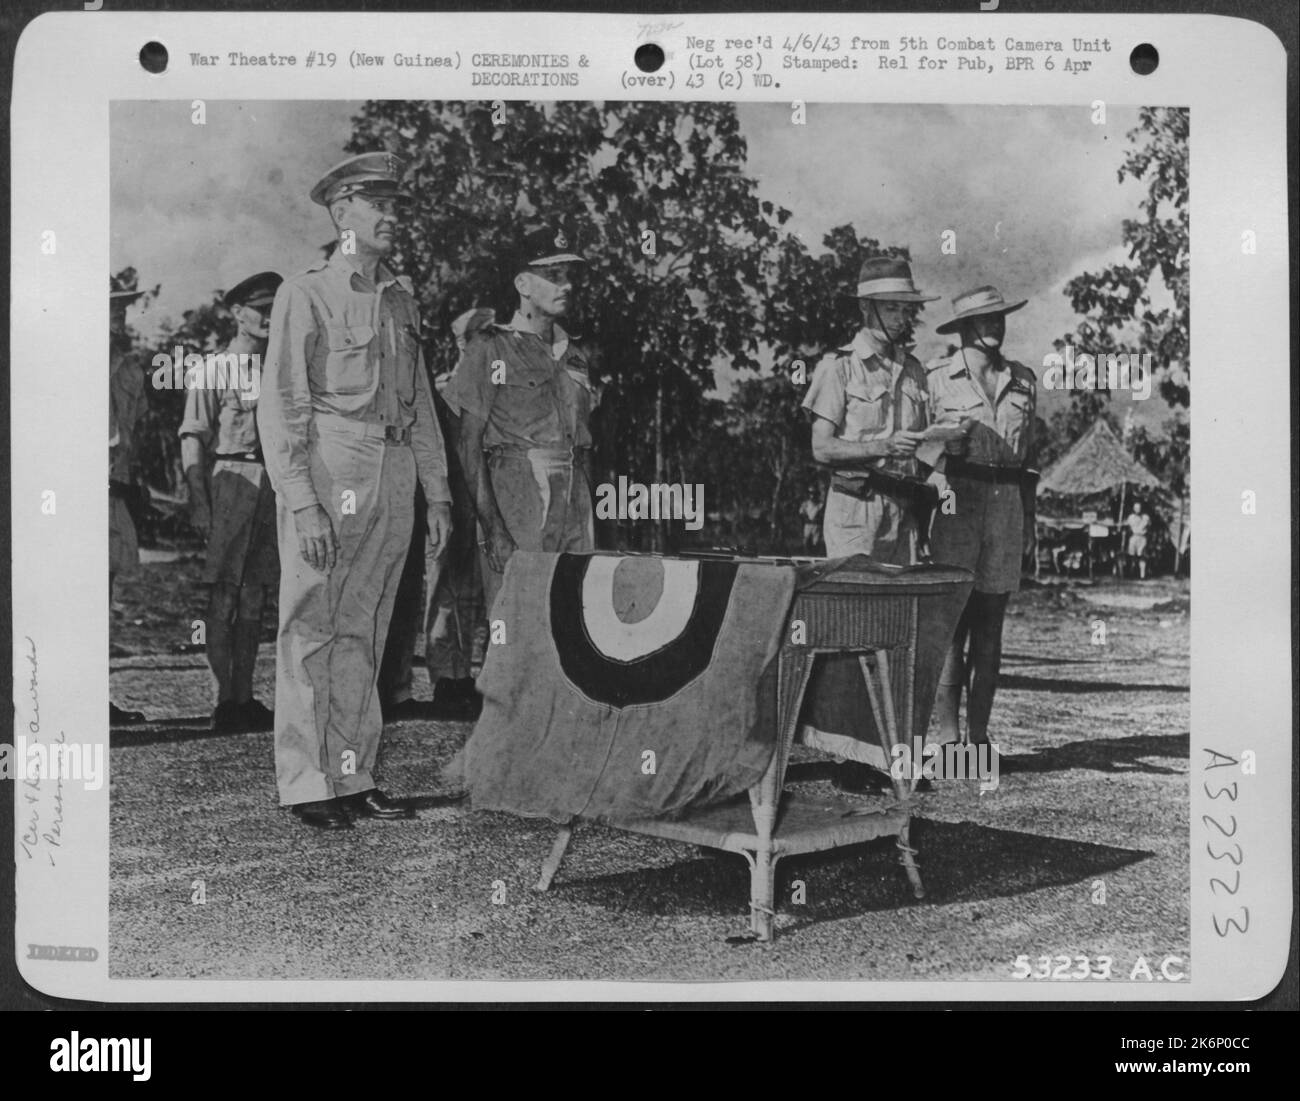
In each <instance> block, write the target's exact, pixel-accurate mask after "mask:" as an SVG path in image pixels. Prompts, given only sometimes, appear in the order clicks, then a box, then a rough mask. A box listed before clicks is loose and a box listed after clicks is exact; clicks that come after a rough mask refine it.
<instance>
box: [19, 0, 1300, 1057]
mask: <svg viewBox="0 0 1300 1101" xmlns="http://www.w3.org/2000/svg"><path fill="white" fill-rule="evenodd" d="M313 20H315V17H313ZM387 20H391V21H387ZM308 22H311V21H304V18H303V17H299V18H298V19H297V20H295V19H294V17H292V16H290V14H289V13H279V14H274V13H263V14H261V15H258V16H256V17H254V16H253V15H251V14H250V15H249V22H248V24H247V25H246V26H244V27H236V26H232V25H230V24H229V22H228V21H224V22H223V21H222V20H220V19H219V18H217V17H216V16H213V15H200V14H198V13H194V14H192V15H191V14H179V13H178V14H176V15H175V18H174V19H172V20H169V21H166V22H165V23H150V22H149V21H147V20H146V19H144V18H138V19H137V17H136V16H134V15H128V14H123V15H122V16H121V17H120V18H117V17H109V18H106V19H105V20H102V21H100V22H99V23H98V26H100V27H103V28H104V29H103V31H102V32H101V31H99V30H96V31H95V34H94V35H92V34H91V32H90V31H89V30H83V27H88V26H89V24H88V23H87V22H86V21H78V22H76V23H75V25H74V22H73V20H72V19H71V18H65V17H57V19H56V18H51V19H49V20H45V21H44V22H42V21H41V20H38V21H37V23H36V24H33V27H34V28H35V30H34V31H29V32H28V34H27V35H26V36H25V39H24V43H23V45H24V48H25V49H26V50H27V53H26V55H24V54H23V52H22V50H20V51H19V58H18V64H17V65H16V68H15V98H14V111H13V120H14V121H13V126H14V147H13V164H14V212H15V220H14V233H15V241H16V242H19V244H22V247H21V248H20V247H19V244H16V245H15V248H14V254H13V271H12V285H13V288H14V290H13V306H12V310H13V318H14V340H13V348H12V355H13V362H14V364H15V369H14V371H13V373H12V387H13V399H12V411H13V417H12V438H13V444H12V454H11V467H12V484H13V530H14V555H13V562H14V565H13V570H14V578H15V585H14V594H13V632H12V633H13V642H14V645H13V662H14V676H15V731H14V737H13V741H12V744H6V745H4V746H0V753H2V754H3V764H4V769H5V776H6V778H12V779H14V780H15V787H14V791H15V842H16V863H17V877H16V882H17V900H18V905H17V921H16V933H17V935H16V942H17V956H18V963H19V968H20V970H21V972H22V975H23V978H24V981H25V982H27V983H28V984H30V985H31V986H32V987H33V988H34V989H36V990H39V991H41V992H43V994H46V995H49V996H51V997H54V998H74V999H78V998H80V999H96V1000H104V1001H107V1002H113V1001H123V1002H132V1001H134V1002H156V1003H172V1002H174V1003H183V1004H196V1003H203V1002H214V1003H215V1002H239V1003H243V1002H247V1003H258V1002H268V1001H269V1002H274V1001H286V1002H295V1001H296V1002H301V1003H303V1004H307V1003H313V1002H327V1001H329V1002H334V1003H338V1004H342V1003H348V1002H355V1003H357V1004H362V1003H369V1004H371V1005H373V1006H377V1005H382V1004H385V1003H392V1004H397V1003H402V1002H429V1003H439V1002H441V1003H452V1002H455V1001H457V1000H465V1001H467V1002H476V1001H478V1002H500V1003H502V1004H507V1003H511V1002H528V1001H546V1000H550V999H556V1000H557V1001H560V1002H565V1001H581V1000H584V999H587V1000H590V999H605V998H609V999H612V1000H613V1001H614V1002H636V1001H641V1000H645V1001H647V1002H656V1001H659V1002H668V1001H673V1000H676V999H684V1000H686V1001H696V1000H698V1001H704V1000H709V999H715V1000H717V1001H720V1002H728V1001H737V1002H739V1001H747V1002H759V1001H763V1000H765V999H766V1000H771V1001H773V1002H777V1001H794V1000H806V1001H808V1002H827V1003H829V1002H833V1001H841V1000H865V1001H882V1002H883V1001H896V1002H898V1003H911V1002H916V1003H921V1002H941V1001H945V1000H952V1001H954V1002H961V1001H981V1000H987V1001H989V1002H1048V1001H1051V1000H1061V1001H1069V1002H1103V1001H1115V1002H1120V1001H1134V1002H1136V1001H1140V1000H1152V999H1154V1000H1158V1001H1167V1002H1176V1001H1183V1002H1191V1001H1194V1000H1195V999H1196V998H1208V997H1219V998H1253V997H1261V996H1262V995H1263V994H1264V993H1266V992H1267V990H1268V989H1271V987H1272V985H1274V984H1275V983H1276V982H1277V974H1276V973H1277V972H1278V969H1279V968H1280V967H1282V966H1284V963H1285V947H1286V944H1285V940H1286V936H1288V935H1290V934H1289V930H1290V926H1291V919H1290V911H1289V910H1288V909H1287V899H1288V898H1289V897H1290V893H1291V892H1292V890H1293V887H1294V879H1293V875H1292V873H1293V866H1292V865H1293V852H1292V850H1291V848H1290V845H1289V840H1288V839H1289V838H1290V836H1291V834H1290V833H1288V830H1289V829H1291V827H1292V819H1291V817H1290V810H1291V807H1292V804H1293V800H1294V792H1293V790H1292V789H1291V786H1290V785H1291V773H1292V767H1293V762H1292V756H1291V752H1292V723H1291V717H1292V708H1291V705H1290V702H1289V700H1288V698H1287V689H1288V684H1289V681H1288V679H1287V668H1288V666H1287V662H1288V657H1289V654H1290V652H1291V647H1292V636H1291V622H1290V613H1289V610H1288V607H1287V605H1286V600H1285V595H1284V594H1285V593H1286V592H1287V591H1288V589H1287V586H1288V585H1289V584H1290V571H1291V561H1290V557H1291V555H1290V545H1289V534H1288V533H1289V532H1290V528H1291V513H1290V507H1291V503H1290V497H1289V495H1288V494H1289V489H1288V486H1287V484H1286V464H1285V461H1284V460H1285V448H1286V446H1287V442H1288V424H1289V421H1288V412H1287V409H1286V407H1285V402H1284V401H1282V400H1280V399H1281V395H1283V394H1285V393H1286V392H1287V386H1288V374H1289V361H1288V359H1287V353H1286V316H1287V301H1288V299H1287V295H1286V293H1285V291H1286V270H1287V263H1288V258H1287V243H1286V240H1285V233H1284V232H1283V230H1284V228H1285V226H1284V223H1285V219H1286V204H1285V195H1284V193H1283V191H1282V190H1281V189H1282V188H1283V187H1284V184H1285V173H1284V171H1283V170H1284V168H1285V156H1284V154H1283V152H1282V151H1281V150H1280V148H1279V146H1278V145H1277V141H1276V140H1277V138H1278V136H1279V134H1281V133H1283V132H1284V129H1285V127H1284V122H1285V111H1284V110H1283V100H1282V96H1281V95H1280V90H1281V89H1282V88H1283V87H1284V85H1285V80H1284V76H1285V51H1284V50H1281V49H1273V48H1272V47H1273V45H1275V44H1276V43H1275V41H1274V43H1272V44H1270V43H1268V42H1267V41H1266V40H1265V36H1266V35H1267V34H1269V33H1271V32H1267V31H1264V30H1263V29H1262V28H1260V27H1259V26H1258V25H1256V24H1250V23H1246V22H1243V21H1238V20H1224V19H1219V18H1205V19H1201V18H1190V17H1189V18H1188V19H1187V20H1184V21H1178V20H1174V21H1169V22H1166V21H1161V20H1159V19H1156V18H1155V17H1141V18H1139V17H1137V16H1133V17H1131V18H1130V19H1129V20H1128V21H1127V22H1116V21H1115V20H1113V19H1110V18H1109V17H1105V16H1103V15H1098V14H1093V15H1089V16H1086V17H1084V16H1079V17H1075V16H1059V17H1058V16H1051V17H1048V16H1043V17H1041V18H1039V17H1021V16H1005V17H1004V16H1003V15H998V16H997V17H996V18H992V17H990V18H985V17H980V16H976V15H972V14H965V15H962V16H960V17H958V16H953V17H951V18H949V17H934V16H920V15H905V14H893V15H889V16H868V15H864V14H861V13H860V14H856V15H847V14H841V15H837V16H798V15H793V14H785V15H772V16H770V17H765V16H752V15H751V16H740V15H735V14H730V15H710V16H687V15H683V16H681V17H667V16H665V17H649V16H637V15H629V14H624V15H619V16H614V15H609V16H578V15H563V14H560V15H551V14H547V15H545V16H542V15H539V14H537V13H523V12H521V13H517V14H515V15H509V16H507V15H493V16H484V17H477V16H474V15H473V14H472V13H459V14H445V15H435V14H431V13H424V14H419V13H410V14H408V15H402V16H397V15H393V16H391V17H389V16H385V17H382V18H381V17H380V16H379V15H378V14H376V15H375V16H374V18H373V19H372V20H370V21H368V22H367V21H360V20H358V19H356V18H353V17H348V16H346V15H343V14H340V13H335V14H333V15H330V16H326V15H321V16H320V17H319V20H318V22H313V23H312V26H310V27H308V26H307V23H308ZM1166 28H1168V30H1166ZM56 29H57V31H58V34H56V33H55V31H56ZM309 32H310V33H309ZM1157 32H1159V33H1157ZM96 35H99V36H100V37H96ZM150 35H152V37H150ZM87 36H90V37H87ZM92 39H93V41H94V42H97V43H100V44H101V45H100V47H97V49H96V50H89V51H87V50H84V49H83V50H82V52H81V54H79V55H78V56H85V57H86V62H85V64H86V77H85V80H86V81H89V80H90V78H91V76H92V75H95V74H100V73H103V72H107V71H108V69H109V68H110V60H109V59H110V58H112V57H129V60H131V62H132V71H131V72H129V73H126V72H120V73H119V72H115V73H114V75H112V76H111V77H105V78H104V79H102V80H98V82H97V83H95V85H94V87H95V93H94V95H93V96H91V97H89V98H88V99H86V101H85V102H82V101H80V100H78V99H77V98H76V97H75V96H71V95H68V96H60V95H58V94H57V90H56V87H55V84H54V83H52V81H53V80H54V78H53V76H52V75H51V72H50V70H48V69H47V68H42V67H41V65H40V64H39V62H40V61H41V59H43V58H45V57H47V56H48V55H49V51H50V50H51V49H52V48H53V47H54V46H55V45H56V44H57V45H58V46H59V47H60V48H66V47H69V46H72V45H79V46H85V45H86V44H87V43H88V42H90V41H91V40H92ZM137 40H138V44H137ZM110 47H111V49H110ZM128 47H129V49H128ZM1157 47H1158V48H1157ZM1249 50H1257V54H1258V58H1259V59H1260V60H1259V61H1258V63H1257V64H1255V65H1254V66H1247V65H1245V64H1244V63H1243V58H1244V57H1245V55H1246V53H1247V52H1249ZM101 53H102V55H103V56H100V54H101ZM1209 57H1215V58H1219V57H1222V58H1223V59H1225V60H1223V70H1224V74H1225V82H1224V83H1223V84H1222V85H1221V86H1216V88H1214V89H1211V88H1209V87H1207V86H1206V84H1205V82H1204V81H1203V80H1201V79H1200V78H1199V77H1198V75H1197V74H1198V73H1199V72H1201V71H1202V70H1203V67H1204V65H1205V63H1206V59H1207V58H1209ZM112 64H114V65H116V64H117V63H116V62H112ZM118 68H121V66H120V65H118ZM135 69H138V70H139V71H138V72H136V71H135ZM1229 76H1230V77H1231V78H1232V79H1231V80H1228V79H1227V78H1228V77H1229ZM97 79H98V78H97ZM1273 92H1279V94H1278V95H1277V96H1275V97H1274V96H1273ZM1243 100H1249V101H1250V103H1251V109H1250V110H1246V109H1245V108H1244V106H1243V103H1242V101H1243ZM83 191H84V194H85V198H84V201H83V202H77V201H72V200H71V199H70V196H72V195H74V194H80V193H81V192H83ZM1279 227H1282V229H1279ZM24 242H25V243H24ZM105 284H107V286H105ZM105 294H106V295H107V297H106V298H105V297H104V295H105ZM1193 298H1195V308H1193ZM74 318H75V320H73V319H74ZM56 347H57V348H58V356H57V357H56V358H53V359H52V358H51V353H50V349H51V348H56ZM1193 358H1195V359H1196V360H1197V367H1198V370H1197V379H1198V393H1197V403H1196V423H1195V431H1193V412H1192V409H1193V403H1192V360H1193ZM61 362H76V363H77V364H79V368H78V371H77V372H74V371H71V370H61V369H57V365H58V363H61ZM96 365H97V366H96ZM20 367H21V369H20ZM105 368H106V371H105ZM92 369H93V370H92ZM1265 395H1276V396H1277V398H1278V400H1273V399H1272V398H1267V397H1265ZM101 432H103V433H104V437H103V439H102V440H101V437H100V433H101ZM104 441H106V443H107V448H106V450H105V449H104V446H103V443H104ZM101 463H106V465H107V471H106V472H105V471H103V470H101V468H100V464H101ZM105 473H106V474H107V487H105V486H104V474H105ZM105 488H106V489H107V493H105V492H104V489H105ZM1194 503H1195V508H1193V504H1194ZM1193 512H1195V513H1196V521H1197V523H1196V536H1197V538H1196V544H1195V546H1194V545H1193V539H1192V530H1193V525H1192V516H1193ZM74 964H75V966H74ZM1117 1057H1120V1056H1117ZM56 1069H57V1068H56Z"/></svg>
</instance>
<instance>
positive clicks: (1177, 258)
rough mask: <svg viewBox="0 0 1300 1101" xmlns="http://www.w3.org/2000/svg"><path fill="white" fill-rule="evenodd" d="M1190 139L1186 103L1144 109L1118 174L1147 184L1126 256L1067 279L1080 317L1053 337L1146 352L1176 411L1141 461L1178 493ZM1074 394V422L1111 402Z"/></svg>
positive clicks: (1104, 349) (1088, 346) (1100, 348)
mask: <svg viewBox="0 0 1300 1101" xmlns="http://www.w3.org/2000/svg"><path fill="white" fill-rule="evenodd" d="M1187 135H1188V112H1187V110H1186V108H1178V107H1144V108H1142V110H1141V112H1140V113H1139V116H1138V125H1137V126H1136V127H1135V128H1134V129H1133V130H1131V131H1130V132H1129V134H1128V139H1129V141H1130V143H1131V147H1130V148H1129V150H1128V152H1127V153H1126V155H1125V157H1124V163H1123V164H1122V165H1121V166H1120V169H1119V173H1118V175H1119V181H1120V182H1121V183H1122V182H1123V181H1124V180H1125V179H1128V178H1132V179H1135V180H1142V181H1144V182H1145V183H1146V185H1147V192H1146V197H1145V198H1144V199H1143V201H1142V204H1141V207H1140V212H1141V217H1139V218H1135V219H1125V221H1124V226H1123V234H1124V243H1125V244H1126V245H1127V246H1128V250H1129V253H1128V262H1127V263H1122V264H1112V265H1110V266H1109V267H1108V268H1106V269H1105V270H1104V271H1101V272H1090V273H1087V274H1084V275H1080V276H1077V277H1076V278H1074V279H1072V280H1070V282H1069V283H1068V284H1067V285H1066V288H1065V293H1066V295H1067V296H1068V297H1069V299H1070V302H1071V303H1072V304H1073V306H1074V308H1075V310H1076V311H1077V312H1078V313H1079V314H1080V315H1081V316H1082V320H1081V321H1080V322H1079V325H1078V327H1077V328H1076V330H1075V331H1074V333H1072V334H1070V335H1069V336H1068V337H1065V338H1063V339H1062V340H1060V341H1057V342H1056V347H1057V350H1058V351H1059V350H1061V349H1063V348H1064V346H1065V344H1066V343H1067V342H1069V343H1071V344H1073V345H1074V346H1075V347H1076V348H1077V349H1078V350H1080V351H1086V352H1088V353H1090V354H1093V355H1097V354H1105V353H1120V352H1130V353H1132V352H1134V351H1136V352H1137V353H1138V354H1141V353H1150V355H1151V363H1152V368H1153V375H1154V380H1153V381H1154V386H1155V389H1156V391H1157V392H1158V393H1159V395H1160V397H1161V398H1162V399H1163V400H1164V401H1165V402H1166V403H1167V404H1168V405H1169V407H1170V409H1171V412H1172V416H1171V417H1170V418H1169V419H1168V420H1167V421H1166V422H1165V424H1164V429H1165V432H1166V438H1165V439H1164V440H1163V441H1162V442H1161V441H1156V440H1154V439H1152V438H1151V437H1149V436H1144V440H1143V446H1144V448H1145V449H1146V457H1145V458H1143V456H1137V457H1138V458H1139V459H1141V460H1142V461H1143V462H1145V463H1146V464H1147V465H1148V466H1150V467H1151V468H1152V469H1161V470H1163V471H1164V472H1165V473H1164V475H1163V476H1165V477H1167V478H1168V479H1169V483H1170V485H1171V488H1173V489H1174V491H1175V492H1176V493H1178V494H1180V495H1181V494H1182V493H1184V492H1186V483H1187V475H1188V472H1189V467H1188V463H1187V454H1188V451H1189V447H1190V437H1189V426H1188V420H1187V409H1188V407H1189V405H1190V403H1191V365H1190V363H1189V361H1188V346H1189V345H1188V335H1189V333H1190V309H1189V305H1190V303H1189V273H1190V265H1189V258H1190V241H1189V236H1188V189H1187ZM1157 280H1158V281H1157ZM1160 287H1163V288H1164V291H1165V292H1166V293H1167V295H1168V296H1169V297H1170V298H1171V300H1172V303H1171V304H1170V305H1166V306H1161V307H1157V306H1156V305H1155V297H1156V293H1153V292H1158V290H1159V288H1160ZM1070 400H1071V411H1070V418H1071V421H1072V423H1073V425H1075V426H1084V427H1086V425H1087V424H1090V423H1091V422H1092V420H1093V419H1094V418H1095V417H1096V416H1097V415H1098V414H1099V413H1100V412H1101V411H1102V409H1104V408H1105V407H1106V406H1107V405H1108V404H1109V400H1110V394H1109V392H1107V391H1105V390H1102V389H1098V390H1096V391H1089V390H1076V391H1074V392H1073V393H1072V395H1071V399H1070ZM1157 451H1159V452H1160V454H1159V455H1156V454H1155V452H1157Z"/></svg>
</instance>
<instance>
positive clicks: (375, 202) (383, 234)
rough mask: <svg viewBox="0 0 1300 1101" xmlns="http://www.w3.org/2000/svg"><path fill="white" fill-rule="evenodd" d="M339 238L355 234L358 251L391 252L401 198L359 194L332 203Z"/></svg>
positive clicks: (372, 252)
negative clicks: (398, 203) (398, 202)
mask: <svg viewBox="0 0 1300 1101" xmlns="http://www.w3.org/2000/svg"><path fill="white" fill-rule="evenodd" d="M331 211H332V212H333V215H334V224H335V226H337V227H338V231H339V239H340V240H345V234H347V233H348V232H349V231H350V232H351V234H352V240H353V243H354V244H355V246H356V251H357V252H358V253H362V254H371V255H373V254H378V255H380V256H387V255H388V254H389V253H390V252H392V251H393V244H394V241H395V239H396V236H397V225H398V219H397V200H396V199H395V198H389V197H386V196H377V195H364V194H359V193H358V194H356V195H349V196H348V197H347V198H346V199H340V200H339V201H338V202H337V203H335V204H334V205H333V207H331Z"/></svg>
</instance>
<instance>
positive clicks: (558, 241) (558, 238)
mask: <svg viewBox="0 0 1300 1101" xmlns="http://www.w3.org/2000/svg"><path fill="white" fill-rule="evenodd" d="M555 247H556V248H568V247H569V241H568V238H566V237H565V236H564V231H563V230H560V232H559V233H557V234H556V235H555Z"/></svg>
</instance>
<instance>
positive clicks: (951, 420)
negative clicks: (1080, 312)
mask: <svg viewBox="0 0 1300 1101" xmlns="http://www.w3.org/2000/svg"><path fill="white" fill-rule="evenodd" d="M926 381H927V382H928V383H929V387H930V409H931V412H932V413H933V415H934V421H935V423H936V424H956V423H959V422H961V421H963V420H972V421H974V422H975V426H974V427H973V428H972V429H971V431H970V433H969V434H968V436H967V440H968V443H967V447H966V452H965V454H964V455H963V456H962V457H963V458H964V459H966V461H967V462H972V463H982V464H984V465H986V466H1024V465H1026V463H1027V462H1028V461H1029V460H1030V459H1031V458H1032V455H1033V444H1034V413H1035V410H1036V408H1037V405H1038V377H1037V376H1036V375H1035V374H1034V372H1033V371H1031V370H1030V369H1029V368H1028V367H1026V366H1024V364H1021V363H1016V362H1014V361H1012V360H1006V370H1004V371H1002V372H1001V373H1000V374H999V375H998V383H997V389H996V392H995V394H994V399H993V401H989V397H988V395H987V394H986V393H985V392H984V388H983V387H982V386H981V385H980V384H979V382H978V381H977V380H976V379H975V378H974V377H973V376H972V375H971V373H970V369H969V368H968V367H967V366H966V361H965V360H964V359H963V358H962V354H961V352H960V351H958V352H956V353H954V354H953V355H952V356H942V357H940V358H939V359H935V360H931V362H930V363H929V364H928V365H927V379H926ZM937 450H938V452H942V450H943V445H942V444H940V445H938V448H937ZM922 458H923V459H924V460H925V461H931V459H930V457H929V456H928V455H922ZM938 465H939V466H940V467H941V468H942V466H943V465H944V464H943V462H942V461H939V462H938Z"/></svg>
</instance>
